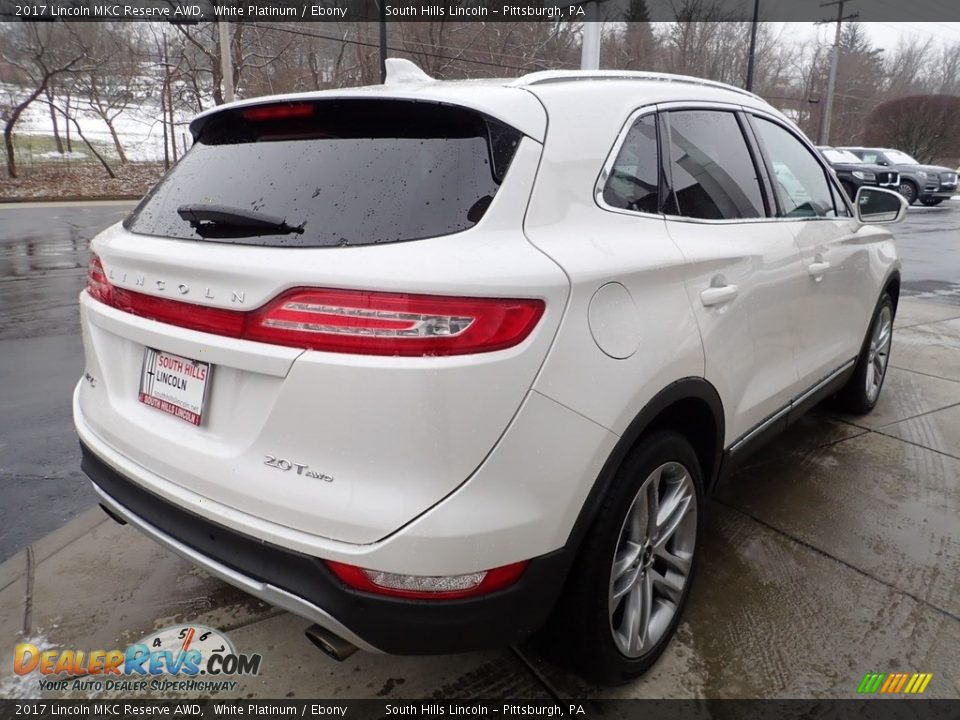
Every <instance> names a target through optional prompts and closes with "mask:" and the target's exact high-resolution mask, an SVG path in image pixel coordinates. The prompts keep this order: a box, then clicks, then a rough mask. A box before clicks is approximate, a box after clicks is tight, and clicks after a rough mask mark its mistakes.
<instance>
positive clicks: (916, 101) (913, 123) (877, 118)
mask: <svg viewBox="0 0 960 720" xmlns="http://www.w3.org/2000/svg"><path fill="white" fill-rule="evenodd" d="M958 114H960V97H957V96H955V95H915V96H911V97H902V98H897V99H896V100H889V101H887V102H885V103H883V104H881V105H879V106H878V107H877V109H876V110H875V111H874V112H873V114H872V115H871V116H870V119H869V122H868V127H867V133H866V136H867V140H868V142H870V143H871V144H875V145H880V146H886V147H895V148H899V149H901V150H903V151H905V152H907V153H909V154H911V155H913V156H914V157H916V158H917V159H918V160H920V162H932V161H934V160H937V159H939V158H943V157H946V156H951V157H955V156H956V155H958V154H960V141H958V139H957V136H956V118H957V115H958Z"/></svg>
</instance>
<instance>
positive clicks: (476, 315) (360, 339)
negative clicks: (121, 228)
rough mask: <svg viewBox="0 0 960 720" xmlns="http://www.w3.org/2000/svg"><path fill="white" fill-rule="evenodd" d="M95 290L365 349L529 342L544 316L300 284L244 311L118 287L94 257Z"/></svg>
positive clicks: (297, 343)
mask: <svg viewBox="0 0 960 720" xmlns="http://www.w3.org/2000/svg"><path fill="white" fill-rule="evenodd" d="M87 289H88V291H89V292H90V295H91V296H93V297H94V298H96V299H97V300H100V301H101V302H103V303H106V304H107V305H111V306H112V307H115V308H118V309H120V310H123V311H125V312H129V313H131V314H133V315H139V316H140V317H146V318H150V319H151V320H157V321H158V322H163V323H168V324H170V325H177V326H179V327H185V328H190V329H191V330H199V331H201V332H209V333H213V334H216V335H226V336H228V337H235V338H243V339H245V340H256V341H258V342H264V343H270V344H273V345H287V346H290V347H299V348H304V349H306V350H322V351H325V352H340V353H355V354H359V355H402V356H427V355H465V354H469V353H481V352H492V351H494V350H503V349H505V348H509V347H513V346H514V345H517V344H518V343H520V342H522V341H523V340H524V339H525V338H526V337H527V336H528V335H529V334H530V332H531V331H532V330H533V328H534V326H536V324H537V322H538V321H539V320H540V317H541V316H542V315H543V310H544V303H543V301H542V300H530V299H522V300H511V299H505V298H463V297H445V296H438V295H408V294H400V293H377V292H366V291H360V290H332V289H325V288H298V289H295V290H290V291H288V292H285V293H283V294H282V295H280V296H279V297H277V298H276V299H274V300H272V301H271V302H269V303H267V304H266V305H264V306H263V307H261V308H259V309H256V310H250V311H246V312H240V311H236V310H224V309H220V308H211V307H206V306H203V305H195V304H193V303H186V302H181V301H179V300H168V299H166V298H159V297H155V296H153V295H145V294H143V293H138V292H134V291H132V290H127V289H125V288H119V287H115V286H113V285H112V284H111V283H110V281H109V280H108V279H107V277H106V275H105V273H104V271H103V267H102V266H101V264H100V260H99V258H97V256H96V255H94V256H92V257H91V258H90V272H89V276H88V280H87Z"/></svg>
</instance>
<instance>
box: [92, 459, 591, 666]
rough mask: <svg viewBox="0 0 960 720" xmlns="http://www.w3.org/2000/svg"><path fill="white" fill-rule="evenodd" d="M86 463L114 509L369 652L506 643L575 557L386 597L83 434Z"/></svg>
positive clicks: (561, 553) (537, 611)
mask: <svg viewBox="0 0 960 720" xmlns="http://www.w3.org/2000/svg"><path fill="white" fill-rule="evenodd" d="M81 449H82V451H83V460H82V468H83V471H84V472H85V473H86V474H87V476H89V477H90V479H91V481H92V482H93V485H94V488H95V489H96V490H97V492H98V493H99V495H100V497H101V499H102V501H103V503H104V505H106V506H107V507H108V508H109V509H110V510H111V512H113V513H115V514H116V515H118V516H119V517H121V518H123V519H124V520H126V521H127V522H128V523H130V524H131V525H133V526H134V527H136V528H137V529H139V530H140V531H142V532H144V533H145V534H147V535H148V536H150V537H151V538H153V539H154V540H155V541H157V542H159V543H160V544H162V545H165V546H166V547H168V548H170V549H171V550H173V551H174V552H176V553H177V554H179V555H181V556H183V557H184V558H186V559H187V560H189V561H191V562H193V563H195V564H196V565H199V566H200V567H203V568H204V569H205V570H207V571H208V572H210V573H211V574H213V575H215V576H217V577H219V578H220V579H222V580H224V581H225V582H227V583H230V584H231V585H235V586H236V587H239V588H240V589H242V590H244V591H246V592H248V593H250V594H251V595H254V596H256V597H259V598H261V599H262V600H264V601H266V602H268V603H270V604H272V605H276V606H278V607H281V608H283V609H285V610H288V611H290V612H292V613H294V614H297V615H300V616H302V617H304V618H306V619H307V620H309V621H310V622H314V623H317V624H318V625H320V626H322V627H324V628H326V629H327V630H329V631H330V632H333V633H335V634H336V635H339V636H340V637H342V638H344V639H345V640H347V641H349V642H351V643H353V644H354V645H356V646H357V647H359V648H360V649H362V650H367V651H369V652H386V653H391V654H397V655H431V654H444V653H455V652H466V651H474V650H482V649H488V648H494V647H503V646H505V645H509V644H511V643H514V642H517V641H519V640H521V639H523V638H525V637H527V636H529V635H530V634H532V633H533V632H535V631H536V630H538V629H539V628H540V627H541V626H542V625H543V624H544V623H545V622H546V620H547V617H548V616H549V614H550V612H551V610H552V609H553V606H554V604H555V602H556V599H557V597H558V596H559V593H560V590H561V588H562V585H563V583H564V581H565V578H566V575H567V570H568V569H569V566H570V562H571V560H572V557H571V555H572V554H571V553H569V552H568V551H566V550H564V549H561V550H558V551H556V552H553V553H550V554H548V555H544V556H541V557H538V558H535V559H534V560H532V561H531V562H530V565H529V566H528V567H527V569H526V571H525V572H524V574H523V576H522V577H521V578H520V580H519V581H518V582H517V583H516V584H515V585H512V586H511V587H509V588H507V589H505V590H502V591H499V592H496V593H492V594H490V595H486V596H483V597H481V598H470V599H463V600H447V601H410V600H401V599H394V598H381V597H377V596H374V595H370V594H367V593H361V592H356V591H354V590H351V589H349V588H347V587H346V586H344V585H343V584H342V583H340V581H339V580H337V578H336V577H334V576H333V574H332V573H331V572H330V571H329V570H328V569H327V567H326V566H325V565H324V564H323V562H322V560H321V559H320V558H317V557H314V556H311V555H307V554H304V553H300V552H297V551H294V550H290V549H287V548H282V547H279V546H277V545H273V544H271V543H268V542H264V541H262V540H260V539H258V538H255V537H252V536H249V535H245V534H243V533H240V532H237V531H236V530H233V529H230V528H227V527H225V526H223V525H219V524H217V523H213V522H211V521H209V520H207V519H205V518H202V517H200V516H199V515H196V514H194V513H191V512H188V511H186V510H183V509H182V508H179V507H177V506H175V505H172V504H170V503H169V502H167V501H165V500H164V499H163V498H161V497H159V496H158V495H155V494H153V493H151V492H149V491H148V490H145V489H143V488H142V487H140V486H139V485H138V484H136V483H135V482H133V481H131V480H130V479H128V478H126V477H124V476H123V475H121V474H120V473H119V472H117V471H116V470H114V469H113V468H112V467H111V466H110V465H108V464H107V463H106V462H104V461H103V460H102V459H101V458H99V457H98V456H97V455H95V454H94V452H93V451H91V450H90V448H88V447H87V446H86V445H84V444H83V443H82V442H81Z"/></svg>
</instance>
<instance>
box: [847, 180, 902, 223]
mask: <svg viewBox="0 0 960 720" xmlns="http://www.w3.org/2000/svg"><path fill="white" fill-rule="evenodd" d="M853 204H854V206H855V207H856V211H857V220H859V221H860V222H862V223H865V224H866V223H869V224H871V225H892V224H893V223H898V222H901V221H902V220H903V219H904V218H905V217H906V216H907V207H908V205H907V201H906V199H904V197H903V195H901V194H900V193H898V192H894V191H893V190H886V189H884V188H878V187H867V186H862V187H861V188H860V189H859V190H857V197H856V199H855V200H854V201H853Z"/></svg>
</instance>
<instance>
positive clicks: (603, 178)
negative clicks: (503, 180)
mask: <svg viewBox="0 0 960 720" xmlns="http://www.w3.org/2000/svg"><path fill="white" fill-rule="evenodd" d="M671 110H722V111H727V112H734V113H739V112H742V113H745V114H747V115H751V114H752V115H755V116H757V117H762V118H763V119H765V120H769V121H770V122H773V123H774V124H775V125H778V126H779V127H781V128H782V129H783V130H785V131H786V132H787V133H789V134H790V135H791V136H792V137H794V138H796V139H797V140H799V141H800V144H801V145H803V146H804V147H805V148H806V149H807V152H810V153H811V154H812V155H813V157H814V160H816V162H817V163H819V165H820V167H821V169H823V170H827V169H829V166H828V165H827V163H826V160H824V159H823V157H822V156H821V155H820V154H819V152H818V151H817V150H816V147H815V146H814V145H813V143H811V142H810V141H809V140H808V139H807V138H806V137H805V136H803V134H802V133H799V134H798V132H797V130H796V129H794V128H792V127H791V126H790V124H789V123H785V122H784V120H783V119H782V118H780V117H777V116H776V115H775V114H773V113H771V112H769V111H767V110H764V109H762V108H756V107H752V106H749V105H738V104H736V103H728V102H719V101H714V100H671V101H670V102H664V103H650V104H648V105H641V106H640V107H638V108H637V109H636V110H634V111H633V112H632V113H630V115H629V116H627V120H626V122H624V124H623V126H622V127H621V128H620V132H619V134H618V135H617V139H616V140H615V141H614V144H613V147H612V149H611V150H610V152H609V153H608V154H607V158H606V160H605V161H604V163H603V167H602V168H601V170H600V174H599V175H598V176H597V181H596V182H595V183H594V187H593V199H594V202H595V203H596V204H597V206H598V207H600V209H602V210H606V211H607V212H612V213H617V214H619V215H628V216H631V217H643V218H653V219H657V220H669V221H671V222H685V223H694V224H697V225H757V224H761V223H768V222H823V221H829V222H837V221H844V220H846V221H852V220H855V219H856V213H854V210H853V206H852V205H851V202H850V199H849V198H848V197H847V193H846V192H845V191H844V190H843V188H842V187H840V185H839V183H838V182H837V181H836V178H835V177H834V173H833V170H832V169H830V172H828V173H825V177H826V178H827V182H828V183H830V184H831V186H832V187H833V189H834V191H835V192H836V193H837V194H838V197H840V199H841V201H842V202H843V204H844V207H846V209H847V213H849V214H848V216H847V217H840V216H837V217H802V218H791V217H785V216H773V217H757V218H722V219H719V220H711V219H708V218H691V217H685V216H683V215H667V214H666V213H646V212H640V211H639V210H626V209H624V208H617V207H613V206H612V205H609V204H608V203H607V202H606V201H605V200H604V199H603V190H604V187H605V186H606V184H607V180H608V179H609V177H610V172H611V170H612V169H613V165H614V163H616V161H617V156H618V155H619V154H620V148H621V147H623V144H624V143H625V142H626V139H627V134H628V133H629V132H630V129H631V128H632V127H633V125H634V123H636V121H637V120H639V119H640V118H641V117H643V116H644V115H650V114H658V113H663V112H670V111H671ZM744 142H745V143H746V144H747V149H748V151H751V155H752V148H751V147H750V143H749V142H748V141H747V138H744ZM658 150H659V148H658ZM761 152H762V149H761ZM658 154H659V153H658ZM768 159H769V158H767V157H766V155H765V154H764V155H763V156H761V157H760V158H754V160H755V161H756V160H759V161H762V162H764V163H765V162H766V161H767V160H768ZM658 161H659V158H658ZM770 190H771V192H776V190H775V189H774V188H773V187H772V185H771V188H770ZM763 191H764V193H766V189H765V188H764V190H763ZM769 200H770V201H771V202H772V203H773V204H774V205H776V204H777V203H776V198H774V197H770V198H769Z"/></svg>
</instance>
